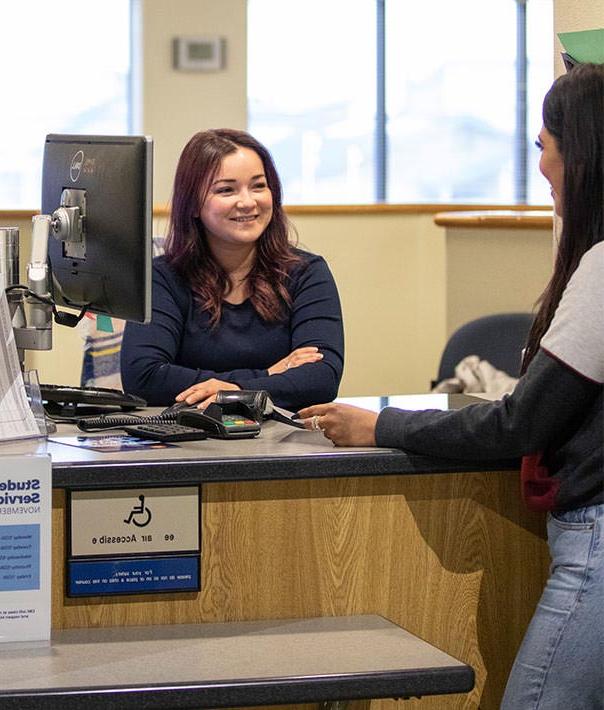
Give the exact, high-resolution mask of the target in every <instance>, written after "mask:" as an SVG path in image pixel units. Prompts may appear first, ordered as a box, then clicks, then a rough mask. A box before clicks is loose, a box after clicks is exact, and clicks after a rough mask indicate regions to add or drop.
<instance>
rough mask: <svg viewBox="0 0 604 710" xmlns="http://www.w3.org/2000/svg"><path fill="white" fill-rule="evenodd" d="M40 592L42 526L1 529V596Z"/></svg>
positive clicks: (1, 527)
mask: <svg viewBox="0 0 604 710" xmlns="http://www.w3.org/2000/svg"><path fill="white" fill-rule="evenodd" d="M39 588H40V526H39V525H0V592H18V591H25V590H27V589H39Z"/></svg>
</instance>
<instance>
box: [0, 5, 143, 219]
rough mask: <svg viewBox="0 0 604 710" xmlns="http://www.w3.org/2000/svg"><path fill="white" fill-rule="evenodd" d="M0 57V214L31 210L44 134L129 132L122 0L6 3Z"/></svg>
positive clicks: (36, 198)
mask: <svg viewBox="0 0 604 710" xmlns="http://www.w3.org/2000/svg"><path fill="white" fill-rule="evenodd" d="M0 52H1V55H2V56H1V57H0V61H1V63H2V66H3V67H4V68H5V71H4V72H3V74H2V82H3V85H2V94H3V96H4V98H5V101H6V102H5V103H4V104H3V106H2V133H1V134H0V209H32V208H39V206H40V176H41V169H42V154H43V149H44V139H45V136H46V134H48V133H96V134H104V133H106V134H123V133H128V132H129V130H130V98H129V94H130V1H129V0H103V2H102V3H89V2H82V1H81V0H53V2H47V0H30V1H24V2H21V3H6V4H5V5H3V8H2V47H1V49H0ZM8 97H10V100H8V101H7V99H8Z"/></svg>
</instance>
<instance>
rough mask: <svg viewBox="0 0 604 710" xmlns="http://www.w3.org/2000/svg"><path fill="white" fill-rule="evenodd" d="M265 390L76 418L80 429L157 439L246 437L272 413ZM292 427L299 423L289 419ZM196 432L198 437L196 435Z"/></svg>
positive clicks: (231, 392) (258, 427)
mask: <svg viewBox="0 0 604 710" xmlns="http://www.w3.org/2000/svg"><path fill="white" fill-rule="evenodd" d="M273 409H274V405H273V404H272V402H271V400H270V398H269V396H268V393H267V392H265V391H264V390H232V391H231V390H229V391H226V390H221V391H220V392H218V393H217V395H216V401H215V402H213V403H212V404H210V405H208V406H207V407H206V408H205V409H204V410H201V409H197V408H196V407H192V406H190V405H188V404H186V402H178V403H176V404H173V405H172V406H170V407H167V408H166V409H164V410H163V411H162V412H161V413H160V414H157V415H154V416H139V415H136V414H121V415H120V414H107V415H105V416H101V417H91V418H83V419H79V420H78V423H77V424H78V428H79V429H82V430H83V431H98V430H105V429H109V428H112V429H125V430H126V431H128V433H129V434H132V435H134V436H139V437H143V438H154V439H158V440H160V441H188V440H192V439H203V438H206V437H208V436H209V437H211V438H217V439H249V438H252V437H255V436H258V434H259V433H260V429H261V425H262V420H263V419H265V418H267V417H268V416H275V415H274V413H273ZM292 425H293V426H298V425H297V424H295V423H294V422H292ZM195 433H197V436H195Z"/></svg>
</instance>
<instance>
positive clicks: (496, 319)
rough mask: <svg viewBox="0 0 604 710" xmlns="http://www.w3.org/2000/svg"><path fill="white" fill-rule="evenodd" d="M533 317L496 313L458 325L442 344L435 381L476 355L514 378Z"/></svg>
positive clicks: (451, 374)
mask: <svg viewBox="0 0 604 710" xmlns="http://www.w3.org/2000/svg"><path fill="white" fill-rule="evenodd" d="M533 319H534V315H533V314H532V313H496V314H494V315H490V316H483V317H482V318H477V319H476V320H472V321H470V322H469V323H466V324H465V325H462V326H461V327H460V328H458V329H457V330H456V331H455V332H454V333H453V334H452V335H451V337H450V338H449V341H448V342H447V344H446V346H445V349H444V351H443V354H442V357H441V360H440V365H439V368H438V379H437V382H440V381H441V380H445V379H447V378H449V377H454V376H455V366H456V365H457V364H458V363H459V362H460V361H461V360H463V358H464V357H466V356H468V355H478V357H479V358H480V359H481V360H488V361H489V362H490V363H491V365H493V366H494V367H496V368H497V369H498V370H503V371H504V372H507V373H508V375H511V376H512V377H518V376H519V374H520V366H521V364H522V349H523V348H524V346H525V344H526V339H527V337H528V333H529V330H530V328H531V325H532V323H533Z"/></svg>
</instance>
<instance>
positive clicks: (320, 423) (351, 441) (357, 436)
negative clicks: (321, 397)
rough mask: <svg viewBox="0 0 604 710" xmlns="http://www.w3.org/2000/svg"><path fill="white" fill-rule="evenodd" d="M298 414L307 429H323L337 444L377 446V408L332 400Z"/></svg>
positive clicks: (307, 408) (306, 408)
mask: <svg viewBox="0 0 604 710" xmlns="http://www.w3.org/2000/svg"><path fill="white" fill-rule="evenodd" d="M298 416H299V418H300V419H303V420H304V422H303V423H304V427H305V428H306V429H311V430H321V431H322V432H323V434H324V435H325V436H326V437H327V438H328V439H331V440H332V441H333V443H334V444H335V445H336V446H375V424H376V422H377V418H378V415H377V414H376V413H375V412H370V411H369V410H367V409H361V408H360V407H353V406H352V405H350V404H333V403H332V404H315V405H313V406H312V407H305V408H304V409H301V410H300V411H299V412H298Z"/></svg>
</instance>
